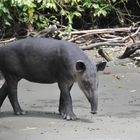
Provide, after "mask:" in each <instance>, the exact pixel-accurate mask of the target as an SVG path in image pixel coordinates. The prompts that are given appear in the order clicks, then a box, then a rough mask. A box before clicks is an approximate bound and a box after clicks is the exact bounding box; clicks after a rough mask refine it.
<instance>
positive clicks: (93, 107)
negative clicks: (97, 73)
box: [89, 91, 98, 114]
mask: <svg viewBox="0 0 140 140" xmlns="http://www.w3.org/2000/svg"><path fill="white" fill-rule="evenodd" d="M89 102H90V104H91V113H92V114H97V110H98V94H97V91H96V92H94V94H92V96H91V97H90V99H89Z"/></svg>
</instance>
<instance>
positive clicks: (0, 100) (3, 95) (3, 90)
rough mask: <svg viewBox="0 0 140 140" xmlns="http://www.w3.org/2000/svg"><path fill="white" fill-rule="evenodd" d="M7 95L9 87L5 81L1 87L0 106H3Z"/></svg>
mask: <svg viewBox="0 0 140 140" xmlns="http://www.w3.org/2000/svg"><path fill="white" fill-rule="evenodd" d="M7 95H8V87H7V83H6V82H4V84H3V85H2V87H1V88H0V108H1V106H2V104H3V101H4V100H5V98H6V97H7Z"/></svg>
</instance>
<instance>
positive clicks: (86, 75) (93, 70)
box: [75, 60, 106, 114]
mask: <svg viewBox="0 0 140 140" xmlns="http://www.w3.org/2000/svg"><path fill="white" fill-rule="evenodd" d="M105 66H106V62H102V63H99V64H97V65H95V64H92V63H87V62H84V61H82V60H78V61H77V62H76V65H75V68H76V71H77V82H78V85H79V87H80V88H81V90H82V91H83V92H84V94H85V96H86V97H87V99H88V101H89V102H90V104H91V113H93V114H95V113H97V105H98V93H97V92H98V91H97V89H98V75H97V72H98V71H101V70H104V68H105Z"/></svg>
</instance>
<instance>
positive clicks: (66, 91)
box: [58, 82, 76, 120]
mask: <svg viewBox="0 0 140 140" xmlns="http://www.w3.org/2000/svg"><path fill="white" fill-rule="evenodd" d="M72 85H73V84H68V83H66V82H61V83H58V86H59V88H60V92H61V93H60V102H59V111H60V113H61V115H62V116H63V118H65V119H67V120H75V119H76V115H75V114H74V113H73V107H72V99H71V95H70V89H71V87H72Z"/></svg>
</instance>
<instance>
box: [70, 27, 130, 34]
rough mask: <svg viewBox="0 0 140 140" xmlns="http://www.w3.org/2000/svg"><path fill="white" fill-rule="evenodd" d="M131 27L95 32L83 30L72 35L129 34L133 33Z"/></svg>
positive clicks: (95, 30)
mask: <svg viewBox="0 0 140 140" xmlns="http://www.w3.org/2000/svg"><path fill="white" fill-rule="evenodd" d="M131 29H132V28H131V27H126V28H108V29H94V30H83V31H73V32H71V35H79V34H87V33H92V34H103V33H104V34H107V33H114V32H129V31H131Z"/></svg>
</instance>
